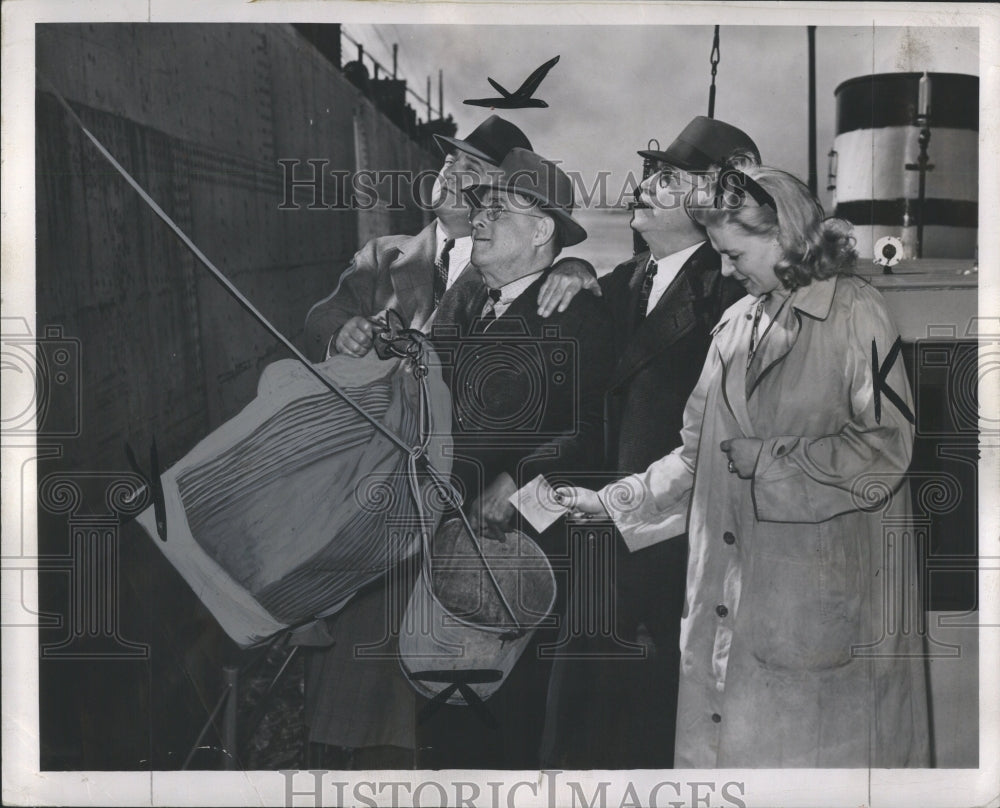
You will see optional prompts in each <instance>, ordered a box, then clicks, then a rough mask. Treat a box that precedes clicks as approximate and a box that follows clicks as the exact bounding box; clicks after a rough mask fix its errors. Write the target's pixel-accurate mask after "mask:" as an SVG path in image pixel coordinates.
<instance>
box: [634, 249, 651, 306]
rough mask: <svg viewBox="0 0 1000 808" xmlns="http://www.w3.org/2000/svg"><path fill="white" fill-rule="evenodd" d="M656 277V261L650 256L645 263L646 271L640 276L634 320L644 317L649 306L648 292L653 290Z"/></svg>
mask: <svg viewBox="0 0 1000 808" xmlns="http://www.w3.org/2000/svg"><path fill="white" fill-rule="evenodd" d="M655 277H656V261H655V260H654V259H653V257H652V256H650V257H649V263H647V264H646V272H645V273H644V274H643V276H642V287H641V288H640V289H639V304H638V307H637V309H636V312H635V316H636V320H637V321H641V320H644V319H645V317H646V309H647V308H648V307H649V293H650V292H651V291H653V278H655Z"/></svg>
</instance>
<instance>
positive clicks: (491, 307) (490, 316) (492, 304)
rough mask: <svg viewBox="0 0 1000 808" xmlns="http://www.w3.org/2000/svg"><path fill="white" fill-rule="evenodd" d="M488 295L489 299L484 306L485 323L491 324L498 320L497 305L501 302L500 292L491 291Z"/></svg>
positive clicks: (497, 290)
mask: <svg viewBox="0 0 1000 808" xmlns="http://www.w3.org/2000/svg"><path fill="white" fill-rule="evenodd" d="M487 294H488V295H489V297H487V298H486V303H484V304H483V321H484V322H487V323H489V322H492V321H493V320H495V319H496V318H497V312H496V305H497V303H499V302H500V290H499V289H490V290H489V291H488V293H487Z"/></svg>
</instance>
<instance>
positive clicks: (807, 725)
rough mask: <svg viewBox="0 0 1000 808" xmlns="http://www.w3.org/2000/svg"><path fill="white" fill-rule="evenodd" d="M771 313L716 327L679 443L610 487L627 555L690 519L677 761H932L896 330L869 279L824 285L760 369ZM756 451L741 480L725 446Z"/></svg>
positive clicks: (746, 307)
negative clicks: (751, 446) (764, 324)
mask: <svg viewBox="0 0 1000 808" xmlns="http://www.w3.org/2000/svg"><path fill="white" fill-rule="evenodd" d="M756 302H757V301H756V300H755V299H754V298H749V297H747V298H744V299H743V300H740V301H739V302H737V303H735V304H734V305H733V306H731V307H730V308H729V309H728V310H727V311H726V313H725V314H724V315H723V317H722V318H721V320H720V322H719V324H718V325H717V326H716V328H715V330H714V332H713V333H714V337H713V344H712V346H711V347H710V349H709V353H708V357H707V359H706V362H705V366H704V369H703V371H702V374H701V377H700V379H699V381H698V384H697V385H696V387H695V389H694V392H693V393H692V395H691V397H690V399H689V402H688V405H687V407H686V410H685V416H684V429H683V432H682V439H683V445H682V446H681V447H679V448H678V449H677V450H676V451H674V452H673V453H671V454H670V455H667V456H666V457H664V458H662V459H661V460H658V461H657V462H655V463H653V464H652V465H651V466H650V467H649V468H648V469H647V470H646V471H645V472H644V473H641V474H637V475H633V476H631V477H627V478H625V479H623V480H619V481H618V482H616V483H612V484H610V485H609V486H607V487H605V488H604V489H602V490H601V491H600V492H599V495H600V497H601V500H602V502H603V503H604V504H605V507H606V508H607V509H608V511H609V513H610V514H611V515H612V517H613V518H614V520H615V522H616V524H617V526H618V527H619V529H620V530H621V532H622V534H623V537H624V538H625V540H626V542H627V543H628V544H629V546H630V548H632V549H636V548H638V547H642V546H646V545H648V544H651V543H654V542H656V541H661V540H669V537H670V536H673V535H677V534H680V533H681V532H682V531H683V530H684V528H685V523H687V531H688V536H689V540H690V556H689V562H688V573H687V586H686V600H685V610H684V617H683V620H682V626H681V673H680V693H679V704H678V719H677V732H676V752H675V766H676V767H679V768H688V767H691V768H713V767H794V766H800V767H820V768H827V767H869V766H872V767H900V766H921V765H927V756H928V736H927V731H928V730H927V701H926V692H925V681H924V673H923V671H924V668H923V660H922V658H921V653H922V639H921V636H920V634H919V632H918V631H917V626H918V622H917V616H918V614H919V610H920V609H921V603H920V600H919V598H918V596H917V585H916V573H915V569H914V567H915V565H914V555H913V553H914V547H913V538H912V536H911V533H910V531H909V523H908V521H907V515H908V513H909V511H910V508H909V491H908V487H907V486H906V485H905V484H904V483H905V478H904V474H905V472H906V469H907V466H908V465H909V462H910V455H911V450H912V442H913V427H912V423H911V420H910V418H908V417H907V413H908V412H909V411H910V410H912V399H911V395H910V392H909V385H908V383H907V379H906V373H905V370H904V368H903V362H902V357H901V356H898V355H896V356H895V358H894V360H893V361H892V364H891V366H890V364H889V362H890V360H891V359H892V357H891V356H890V351H891V349H892V346H893V344H894V343H895V341H896V339H897V331H896V329H895V327H894V326H893V325H892V323H891V321H890V318H889V316H888V314H887V312H886V309H885V305H884V302H883V300H882V298H881V296H880V295H879V293H878V292H877V291H876V290H875V289H873V288H872V287H871V286H870V285H869V284H867V283H866V282H865V281H863V280H861V279H859V278H857V277H855V276H849V275H842V276H837V277H834V278H830V279H827V280H819V281H814V282H813V283H811V284H810V285H808V286H805V287H802V288H800V289H798V290H796V291H795V292H793V294H792V296H791V297H790V298H789V300H788V302H787V304H786V305H785V307H784V308H783V309H782V311H781V312H780V313H779V315H778V316H777V317H776V319H775V321H774V323H773V324H772V326H771V328H770V330H769V331H768V332H767V334H766V337H765V338H764V340H763V341H762V343H761V344H760V347H759V349H758V351H757V353H756V354H755V356H754V357H753V361H752V362H751V363H750V366H749V369H748V368H747V355H748V345H749V341H750V331H751V328H752V316H751V314H752V311H753V307H754V305H755V304H756ZM876 363H877V364H876ZM880 368H881V369H882V371H883V374H881V375H880ZM879 378H882V379H883V380H884V383H883V384H879V385H877V384H876V383H877V382H878V379H879ZM886 388H889V389H891V390H892V391H894V392H895V394H896V396H897V403H893V401H892V400H891V397H890V396H889V395H888V394H887V393H886ZM897 404H898V405H901V406H897ZM904 410H905V411H906V412H904ZM742 437H748V438H759V439H761V440H762V441H763V448H762V449H761V452H760V455H759V457H758V460H757V464H756V467H755V469H754V471H753V475H752V478H751V479H746V480H744V479H741V478H740V477H738V476H737V475H736V474H734V473H731V472H730V471H729V470H728V459H727V456H726V454H725V453H723V452H722V451H721V450H720V448H719V444H720V443H721V442H722V441H723V440H725V439H727V438H742Z"/></svg>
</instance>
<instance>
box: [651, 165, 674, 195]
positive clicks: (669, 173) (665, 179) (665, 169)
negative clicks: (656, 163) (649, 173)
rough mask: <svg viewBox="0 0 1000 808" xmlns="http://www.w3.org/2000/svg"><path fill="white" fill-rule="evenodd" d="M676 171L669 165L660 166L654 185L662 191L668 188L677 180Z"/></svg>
mask: <svg viewBox="0 0 1000 808" xmlns="http://www.w3.org/2000/svg"><path fill="white" fill-rule="evenodd" d="M677 176H678V174H677V169H676V168H674V167H673V166H671V165H666V164H661V165H660V169H659V171H658V172H657V175H656V184H657V185H658V186H659V187H660V188H663V189H666V188H669V187H670V186H671V185H672V184H673V182H674V180H675V179H677Z"/></svg>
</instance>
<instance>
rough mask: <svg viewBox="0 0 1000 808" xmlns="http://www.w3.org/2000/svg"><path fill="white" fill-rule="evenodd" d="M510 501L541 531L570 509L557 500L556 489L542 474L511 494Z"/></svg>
mask: <svg viewBox="0 0 1000 808" xmlns="http://www.w3.org/2000/svg"><path fill="white" fill-rule="evenodd" d="M508 501H509V502H510V504H511V505H513V506H514V507H515V508H517V509H518V510H519V511H520V512H521V515H522V516H523V517H524V518H525V519H527V520H528V522H530V523H531V526H532V527H533V528H534V529H535V530H537V531H538V532H539V533H541V532H542V531H543V530H545V529H546V528H547V527H548V526H549V525H551V524H552V523H553V522H555V521H556V519H558V518H559V517H560V516H562V515H563V514H564V513H567V512H568V511H569V508H567V507H566V506H565V505H560V504H559V503H558V502H556V499H555V490H554V489H553V488H552V486H551V485H549V484H548V482H546V480H545V478H544V477H543V476H542V475H541V474H539V475H538V476H537V477H535V479H533V480H532V481H531V482H530V483H528V484H527V485H526V486H524V488H521V489H520V490H518V491H515V492H514V493H513V494H511V495H510V499H509V500H508Z"/></svg>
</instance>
